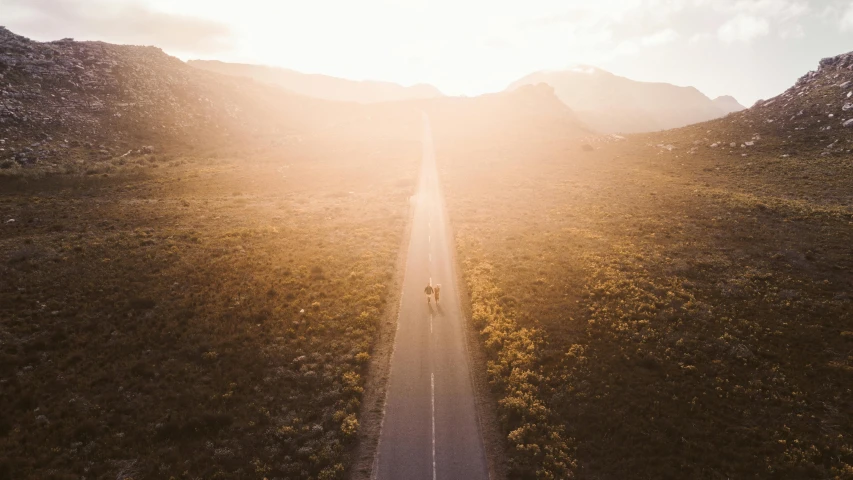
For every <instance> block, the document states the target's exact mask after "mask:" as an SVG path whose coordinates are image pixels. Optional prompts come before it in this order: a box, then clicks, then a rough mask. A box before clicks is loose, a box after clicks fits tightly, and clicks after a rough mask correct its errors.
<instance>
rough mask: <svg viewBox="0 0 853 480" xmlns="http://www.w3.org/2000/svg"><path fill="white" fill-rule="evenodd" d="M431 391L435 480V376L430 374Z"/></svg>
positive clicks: (433, 478) (433, 471)
mask: <svg viewBox="0 0 853 480" xmlns="http://www.w3.org/2000/svg"><path fill="white" fill-rule="evenodd" d="M429 383H430V389H431V401H432V480H435V374H434V373H432V374H430V381H429Z"/></svg>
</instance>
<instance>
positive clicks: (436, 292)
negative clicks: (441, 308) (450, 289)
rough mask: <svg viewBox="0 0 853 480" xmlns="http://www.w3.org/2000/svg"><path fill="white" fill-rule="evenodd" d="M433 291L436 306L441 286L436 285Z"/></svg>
mask: <svg viewBox="0 0 853 480" xmlns="http://www.w3.org/2000/svg"><path fill="white" fill-rule="evenodd" d="M433 290H434V291H435V304H436V305H438V296H439V294H440V293H441V284H440V283H438V284H436V285H435V288H433Z"/></svg>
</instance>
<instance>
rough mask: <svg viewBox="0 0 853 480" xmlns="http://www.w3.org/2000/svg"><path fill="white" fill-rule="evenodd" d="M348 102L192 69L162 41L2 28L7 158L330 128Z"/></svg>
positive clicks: (1, 96) (1, 157)
mask: <svg viewBox="0 0 853 480" xmlns="http://www.w3.org/2000/svg"><path fill="white" fill-rule="evenodd" d="M357 109H358V106H357V105H356V104H351V105H344V104H333V103H332V102H328V101H324V100H319V99H313V98H309V97H304V96H300V95H297V94H294V93H291V92H287V91H285V90H283V89H281V88H278V87H275V86H270V85H266V84H261V83H258V82H254V81H252V80H249V79H242V78H238V77H232V76H227V75H220V74H216V73H212V72H207V71H204V70H200V69H197V68H193V67H190V66H189V65H187V64H186V63H184V62H182V61H181V60H179V59H177V58H174V57H171V56H169V55H167V54H165V53H164V52H163V51H162V50H160V49H159V48H155V47H142V46H128V45H113V44H109V43H104V42H76V41H74V40H72V39H63V40H58V41H53V42H36V41H32V40H29V39H27V38H25V37H22V36H19V35H16V34H14V33H12V32H10V31H9V30H8V29H6V28H3V27H0V163H3V164H4V165H6V166H7V167H8V166H9V165H13V163H12V162H15V163H17V164H19V165H24V166H28V165H32V164H34V163H38V162H48V163H52V162H56V161H59V160H68V159H69V158H70V157H72V155H70V153H71V152H74V151H76V150H87V151H95V152H96V153H97V155H101V156H104V157H107V156H110V155H115V154H121V153H125V152H127V151H128V150H132V149H139V148H140V147H141V146H149V145H151V146H158V145H165V144H169V145H183V146H191V145H195V146H199V145H204V146H210V145H213V144H222V143H229V144H237V143H239V142H243V141H255V140H256V139H257V138H258V137H259V136H265V135H271V136H274V137H275V138H283V137H285V136H287V135H291V134H295V133H298V132H302V131H306V130H307V129H317V128H324V126H326V125H328V124H329V123H330V121H331V119H332V118H333V117H334V118H335V119H336V120H335V121H340V117H341V116H342V115H348V114H356V113H357V112H356V110H357Z"/></svg>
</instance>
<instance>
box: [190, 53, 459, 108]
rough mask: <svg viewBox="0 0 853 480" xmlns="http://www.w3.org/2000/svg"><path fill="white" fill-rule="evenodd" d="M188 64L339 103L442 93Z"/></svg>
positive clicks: (416, 87)
mask: <svg viewBox="0 0 853 480" xmlns="http://www.w3.org/2000/svg"><path fill="white" fill-rule="evenodd" d="M187 63H188V64H189V65H191V66H193V67H196V68H199V69H202V70H208V71H212V72H216V73H221V74H226V75H235V76H240V77H249V78H252V79H254V80H256V81H258V82H264V83H269V84H273V85H277V86H279V87H282V88H285V89H287V90H290V91H291V92H294V93H298V94H300V95H306V96H309V97H315V98H322V99H324V100H334V101H342V102H358V103H377V102H388V101H398V100H422V99H428V98H436V97H442V96H444V95H443V94H442V93H441V91H439V90H438V89H437V88H435V87H433V86H432V85H425V84H420V85H413V86H411V87H404V86H402V85H398V84H396V83H391V82H381V81H375V80H365V81H358V80H348V79H345V78H338V77H332V76H329V75H321V74H313V73H302V72H298V71H296V70H290V69H287V68H279V67H268V66H264V65H253V64H246V63H228V62H221V61H218V60H190V61H189V62H187Z"/></svg>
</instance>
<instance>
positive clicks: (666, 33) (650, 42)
mask: <svg viewBox="0 0 853 480" xmlns="http://www.w3.org/2000/svg"><path fill="white" fill-rule="evenodd" d="M678 37H679V35H678V32H676V31H675V30H673V29H672V28H667V29H666V30H661V31H659V32H655V33H653V34H651V35H646V36H645V37H643V38H642V40H641V43H642V44H643V45H645V46H647V47H653V46H656V45H664V44H666V43H670V42H674V41H675V40H678Z"/></svg>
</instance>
